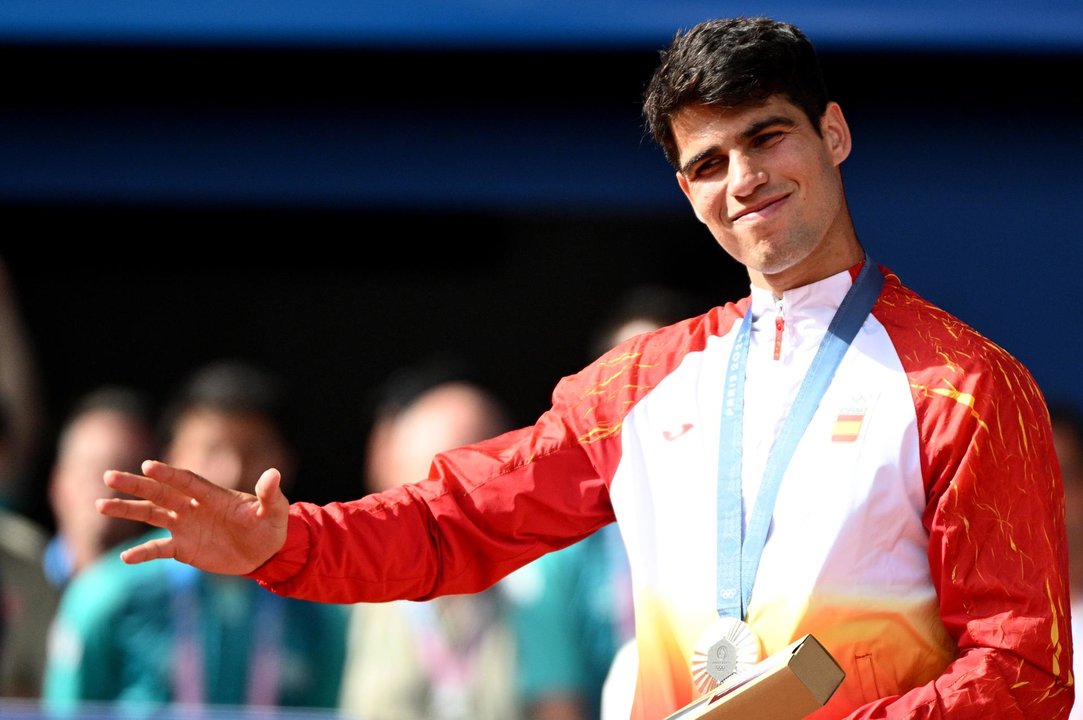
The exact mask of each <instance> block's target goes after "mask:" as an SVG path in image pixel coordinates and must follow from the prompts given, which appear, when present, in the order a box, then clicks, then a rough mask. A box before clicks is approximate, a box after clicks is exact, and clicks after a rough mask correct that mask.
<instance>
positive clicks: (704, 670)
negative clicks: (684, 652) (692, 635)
mask: <svg viewBox="0 0 1083 720" xmlns="http://www.w3.org/2000/svg"><path fill="white" fill-rule="evenodd" d="M759 659H760V641H759V639H758V638H757V637H756V635H755V633H753V632H752V628H750V627H749V626H748V625H747V624H746V623H744V622H742V621H740V620H738V619H736V618H719V619H718V620H717V621H715V622H714V623H711V625H710V626H709V627H708V628H707V629H706V630H705V631H704V632H703V634H702V635H701V636H700V638H699V642H697V643H696V648H695V651H694V652H693V653H692V682H693V684H694V685H695V686H696V689H697V690H698V691H699V692H700V694H704V693H708V692H710V691H712V690H714V689H715V688H717V687H718V686H719V685H721V684H722V683H723V682H724V681H725V680H726V679H727V678H729V677H731V676H733V675H735V674H739V673H741V672H744V671H746V670H748V668H750V667H752V666H753V665H755V664H756V663H757V662H758V661H759Z"/></svg>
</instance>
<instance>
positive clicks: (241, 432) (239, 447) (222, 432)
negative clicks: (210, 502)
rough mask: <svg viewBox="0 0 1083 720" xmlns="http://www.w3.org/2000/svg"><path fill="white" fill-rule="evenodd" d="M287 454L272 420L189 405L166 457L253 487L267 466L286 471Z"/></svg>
mask: <svg viewBox="0 0 1083 720" xmlns="http://www.w3.org/2000/svg"><path fill="white" fill-rule="evenodd" d="M288 461H289V454H288V453H287V451H286V448H285V446H284V444H283V440H282V438H281V436H280V435H279V433H278V430H277V429H276V428H275V426H274V425H273V424H272V423H271V422H270V421H268V420H267V418H265V417H264V416H262V415H259V414H256V413H226V412H221V411H219V410H211V409H197V410H191V411H189V412H188V413H186V414H185V415H184V416H182V417H181V419H180V421H179V422H178V423H177V427H176V429H175V431H174V433H173V440H172V442H171V443H170V444H169V448H168V450H167V452H166V462H168V463H169V464H171V465H176V466H178V467H182V468H184V469H186V470H191V471H192V472H194V473H196V474H197V475H201V476H203V477H205V478H206V479H207V480H210V481H211V482H213V483H215V484H216V485H221V486H222V487H225V488H229V489H231V490H241V491H244V492H253V489H254V488H255V485H256V480H258V479H259V476H260V474H261V473H262V472H263V471H264V470H266V469H268V468H272V467H273V468H278V469H279V470H281V471H282V473H283V476H284V477H288V476H289V473H290V468H289V467H287V466H286V463H287V462H288Z"/></svg>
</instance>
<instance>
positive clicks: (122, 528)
mask: <svg viewBox="0 0 1083 720" xmlns="http://www.w3.org/2000/svg"><path fill="white" fill-rule="evenodd" d="M153 454H154V449H153V440H152V438H151V435H150V431H149V430H148V429H147V428H144V427H143V426H141V425H140V424H138V423H137V422H134V421H132V420H131V419H129V418H127V417H125V416H124V415H122V414H120V413H116V412H113V411H110V410H95V411H91V412H88V413H87V414H85V415H83V416H82V417H80V418H79V419H78V420H76V421H75V422H74V423H73V424H72V425H71V427H70V428H68V430H67V432H66V433H65V435H64V438H63V441H62V444H61V447H60V451H59V453H58V455H57V459H56V464H55V465H54V467H53V471H52V481H51V486H50V498H51V502H52V507H53V512H54V514H55V516H56V521H57V528H58V530H59V531H60V532H61V534H62V535H63V536H64V538H65V541H66V542H67V543H68V549H69V551H70V552H71V553H72V561H73V563H74V565H75V568H76V569H77V570H79V569H82V568H83V567H85V566H86V565H88V564H89V563H90V562H91V561H93V560H94V559H95V558H97V557H98V555H100V554H101V553H102V552H104V551H106V550H108V549H110V548H111V547H113V546H114V545H115V544H117V543H119V542H120V541H121V540H123V539H125V538H127V537H131V536H133V535H134V534H135V533H137V532H140V531H142V530H144V529H146V526H145V525H143V524H142V523H134V522H132V521H130V520H120V519H118V518H114V517H109V516H106V515H102V514H101V513H99V512H98V511H97V510H96V509H95V507H94V500H95V499H96V498H99V497H105V496H107V495H114V493H112V492H111V491H109V490H108V488H105V487H104V486H103V485H102V474H103V473H104V472H105V471H106V470H128V471H131V472H139V464H140V463H141V462H143V461H144V460H146V459H148V458H150V457H152V456H153Z"/></svg>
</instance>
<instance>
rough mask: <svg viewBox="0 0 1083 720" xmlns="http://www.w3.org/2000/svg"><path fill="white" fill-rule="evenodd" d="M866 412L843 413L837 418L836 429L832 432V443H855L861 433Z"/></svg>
mask: <svg viewBox="0 0 1083 720" xmlns="http://www.w3.org/2000/svg"><path fill="white" fill-rule="evenodd" d="M864 419H865V413H864V412H841V413H839V415H838V417H836V418H835V427H834V428H833V429H832V430H831V442H854V441H855V440H857V436H858V434H859V433H860V432H861V421H862V420H864Z"/></svg>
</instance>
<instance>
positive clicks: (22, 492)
mask: <svg viewBox="0 0 1083 720" xmlns="http://www.w3.org/2000/svg"><path fill="white" fill-rule="evenodd" d="M0 402H3V403H4V411H5V412H6V413H7V419H6V422H7V428H6V429H5V434H4V442H3V445H2V446H0V453H2V457H0V508H7V509H9V510H12V511H14V512H17V513H19V514H21V515H27V516H35V515H36V510H37V505H38V500H39V497H38V496H39V493H38V488H37V487H36V486H32V485H30V484H29V480H30V478H31V476H32V471H33V468H34V463H35V461H36V460H37V459H38V453H39V451H40V450H41V447H42V444H43V441H44V438H45V432H46V430H45V423H46V420H47V418H46V417H45V412H44V411H43V409H42V408H44V403H43V398H42V392H41V377H40V370H39V368H38V361H37V351H36V349H35V348H34V344H33V341H32V340H31V337H30V333H29V332H28V329H27V327H26V323H25V321H24V320H23V313H22V306H21V305H20V303H19V298H18V297H17V295H16V288H15V283H14V281H13V279H12V277H11V274H10V272H9V271H8V265H7V263H6V262H5V261H4V259H3V258H2V257H0Z"/></svg>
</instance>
